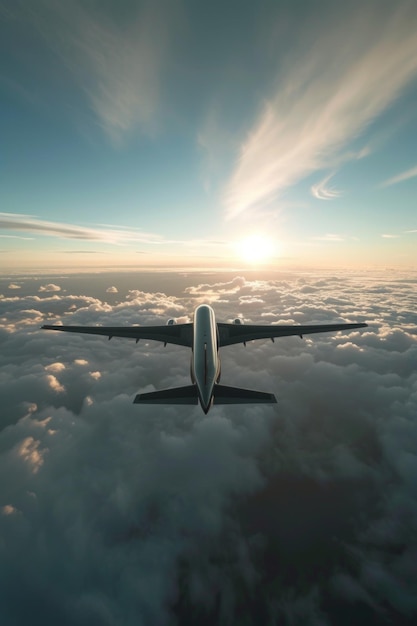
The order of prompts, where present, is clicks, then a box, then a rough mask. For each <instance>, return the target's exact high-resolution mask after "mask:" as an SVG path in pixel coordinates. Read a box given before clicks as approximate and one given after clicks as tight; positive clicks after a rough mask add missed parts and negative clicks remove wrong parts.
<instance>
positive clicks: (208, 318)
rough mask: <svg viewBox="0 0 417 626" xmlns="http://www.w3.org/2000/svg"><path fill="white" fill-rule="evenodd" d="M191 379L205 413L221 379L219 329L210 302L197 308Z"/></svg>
mask: <svg viewBox="0 0 417 626" xmlns="http://www.w3.org/2000/svg"><path fill="white" fill-rule="evenodd" d="M190 369H191V380H192V382H193V383H194V384H195V385H196V387H197V390H198V397H199V399H200V404H201V407H202V409H203V411H204V413H208V411H209V409H210V407H211V405H212V403H213V389H214V385H215V383H216V382H218V381H219V380H220V370H221V366H220V358H219V348H218V331H217V324H216V318H215V315H214V311H213V309H212V308H211V306H209V305H208V304H202V305H200V306H199V307H197V308H196V310H195V313H194V324H193V345H192V354H191V368H190Z"/></svg>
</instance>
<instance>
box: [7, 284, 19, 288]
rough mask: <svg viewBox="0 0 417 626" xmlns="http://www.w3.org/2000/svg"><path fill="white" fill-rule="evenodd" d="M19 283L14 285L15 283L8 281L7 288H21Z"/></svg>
mask: <svg viewBox="0 0 417 626" xmlns="http://www.w3.org/2000/svg"><path fill="white" fill-rule="evenodd" d="M21 288H22V287H21V285H16V283H10V285H9V286H8V289H21Z"/></svg>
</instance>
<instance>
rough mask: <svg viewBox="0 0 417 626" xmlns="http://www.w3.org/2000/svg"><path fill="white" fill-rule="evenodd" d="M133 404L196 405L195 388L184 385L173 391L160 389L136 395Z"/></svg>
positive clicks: (196, 395)
mask: <svg viewBox="0 0 417 626" xmlns="http://www.w3.org/2000/svg"><path fill="white" fill-rule="evenodd" d="M133 403H134V404H198V394H197V387H196V386H195V385H186V386H185V387H174V388H173V389H161V391H151V392H149V393H138V394H137V396H136V398H135V399H134V400H133Z"/></svg>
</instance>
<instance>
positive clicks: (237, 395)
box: [213, 385, 277, 405]
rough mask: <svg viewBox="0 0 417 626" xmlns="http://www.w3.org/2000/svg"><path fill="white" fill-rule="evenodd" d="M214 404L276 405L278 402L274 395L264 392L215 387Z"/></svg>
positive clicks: (221, 386) (223, 386) (222, 386)
mask: <svg viewBox="0 0 417 626" xmlns="http://www.w3.org/2000/svg"><path fill="white" fill-rule="evenodd" d="M213 393H214V404H215V405H216V404H250V403H254V404H261V403H271V404H276V402H277V400H276V398H275V396H274V394H273V393H265V392H264V391H252V389H240V388H239V387H227V386H225V385H215V386H214V390H213Z"/></svg>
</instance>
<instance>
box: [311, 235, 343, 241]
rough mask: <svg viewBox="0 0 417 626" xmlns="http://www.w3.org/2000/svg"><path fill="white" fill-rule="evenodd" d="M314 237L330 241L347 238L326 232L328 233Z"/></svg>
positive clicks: (317, 239)
mask: <svg viewBox="0 0 417 626" xmlns="http://www.w3.org/2000/svg"><path fill="white" fill-rule="evenodd" d="M312 239H313V240H314V241H329V242H332V243H334V242H337V241H344V240H345V238H344V237H342V236H341V235H337V234H335V233H326V235H322V236H320V237H312Z"/></svg>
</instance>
